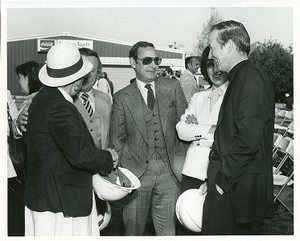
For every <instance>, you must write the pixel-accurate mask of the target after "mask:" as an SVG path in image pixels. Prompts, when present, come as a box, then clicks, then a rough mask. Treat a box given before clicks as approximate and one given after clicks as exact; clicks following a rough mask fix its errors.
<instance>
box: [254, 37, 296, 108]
mask: <svg viewBox="0 0 300 241" xmlns="http://www.w3.org/2000/svg"><path fill="white" fill-rule="evenodd" d="M249 59H250V60H251V61H252V63H254V64H255V65H256V66H259V67H260V68H262V69H263V70H264V71H265V72H267V73H268V75H269V76H270V78H271V81H272V83H273V87H274V94H275V101H276V102H287V101H288V100H287V98H286V94H288V96H289V98H293V47H292V46H290V47H289V48H287V49H285V48H283V46H282V45H281V44H280V43H277V42H276V41H274V40H268V41H265V42H264V43H262V44H258V45H256V46H255V47H254V49H252V50H251V52H250V55H249ZM289 101H290V99H289Z"/></svg>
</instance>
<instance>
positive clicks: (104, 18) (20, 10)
mask: <svg viewBox="0 0 300 241" xmlns="http://www.w3.org/2000/svg"><path fill="white" fill-rule="evenodd" d="M33 2H35V1H33ZM69 2H70V1H69ZM74 2H75V1H74ZM90 2H91V1H90ZM175 2H176V1H175ZM173 5H175V6H176V4H173ZM173 5H170V6H173ZM13 6H14V7H13V8H8V9H7V38H8V39H12V38H22V37H29V36H33V35H40V34H52V33H61V32H70V33H71V34H72V33H73V34H81V35H88V36H93V37H96V38H108V39H113V40H119V41H125V42H129V43H135V42H137V41H139V40H147V41H151V42H153V43H154V44H155V45H156V46H159V47H167V46H168V44H172V43H173V42H174V41H176V42H177V43H181V44H183V45H184V49H185V50H187V51H188V52H191V51H193V49H194V46H195V45H196V43H197V36H198V35H199V34H200V33H201V31H202V29H203V23H204V22H206V21H207V20H208V19H209V16H210V13H211V8H210V7H201V5H199V4H188V5H184V6H180V7H165V6H160V5H154V6H155V7H151V6H150V7H139V8H137V7H100V6H102V5H101V4H100V5H99V4H98V5H96V7H93V8H83V7H79V8H78V6H77V5H75V4H73V5H72V4H71V5H70V4H69V5H52V6H53V7H57V6H58V7H59V8H51V7H47V5H39V4H35V7H36V8H24V5H22V4H19V5H18V4H16V5H13ZM26 6H27V7H28V6H29V5H26ZM45 6H46V8H39V7H45ZM48 6H51V5H48ZM60 6H66V7H67V8H64V7H60ZM72 6H73V7H77V8H70V7H72ZM84 6H89V4H86V5H84ZM103 6H104V5H103ZM116 6H118V5H116ZM129 6H130V5H129ZM157 6H159V7H157ZM223 6H224V5H223ZM237 6H238V7H216V8H215V10H216V11H218V12H219V13H220V14H221V16H222V17H223V18H224V19H225V20H229V19H233V20H236V21H240V22H242V23H243V24H244V25H245V27H246V28H247V30H248V32H249V34H250V37H251V42H255V41H260V42H263V41H264V40H268V39H270V38H271V39H276V40H277V42H280V43H282V44H283V46H284V47H288V46H289V45H291V44H292V43H293V7H291V6H290V7H289V6H283V7H282V6H281V7H277V6H276V5H269V6H265V7H259V5H258V7H253V6H252V7H239V5H237ZM254 6H255V5H254ZM274 6H275V7H274Z"/></svg>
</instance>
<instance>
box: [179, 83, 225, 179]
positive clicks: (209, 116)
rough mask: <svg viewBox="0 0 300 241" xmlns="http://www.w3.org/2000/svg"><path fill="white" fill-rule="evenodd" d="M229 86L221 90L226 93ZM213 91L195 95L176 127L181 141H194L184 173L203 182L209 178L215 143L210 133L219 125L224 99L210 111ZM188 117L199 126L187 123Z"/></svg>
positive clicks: (209, 90) (187, 157) (189, 150)
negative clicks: (195, 120)
mask: <svg viewBox="0 0 300 241" xmlns="http://www.w3.org/2000/svg"><path fill="white" fill-rule="evenodd" d="M227 86H228V81H227V82H226V83H225V84H223V85H222V86H221V87H219V88H220V89H221V90H223V93H225V92H226V89H227ZM212 91H213V88H209V89H207V90H204V91H201V92H199V93H196V94H194V95H193V96H192V98H191V99H190V101H189V106H188V108H187V109H186V110H185V113H184V114H183V115H182V116H181V120H180V121H179V122H178V123H177V125H176V129H177V132H178V135H179V138H180V139H182V140H185V141H193V143H192V144H191V145H190V147H189V149H188V152H187V156H186V159H185V162H184V166H183V170H182V173H183V174H185V175H186V176H190V177H195V178H198V179H201V180H205V179H206V178H207V165H208V154H209V151H210V147H211V145H212V143H213V134H208V132H209V130H210V128H211V126H212V125H216V124H217V121H218V116H219V110H220V107H221V104H222V101H223V97H224V95H221V96H220V97H219V98H218V100H217V101H216V103H215V105H214V106H213V108H212V110H210V105H211V101H210V100H211V99H210V95H211V94H212ZM187 115H194V116H195V117H196V119H197V122H198V124H187V123H185V121H186V117H187ZM199 137H200V138H201V139H200V140H199Z"/></svg>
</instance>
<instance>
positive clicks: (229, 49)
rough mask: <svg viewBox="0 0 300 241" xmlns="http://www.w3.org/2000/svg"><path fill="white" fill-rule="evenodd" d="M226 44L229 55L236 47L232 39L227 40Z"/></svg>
mask: <svg viewBox="0 0 300 241" xmlns="http://www.w3.org/2000/svg"><path fill="white" fill-rule="evenodd" d="M226 44H227V45H228V46H227V48H228V52H229V53H230V52H231V51H232V50H234V49H235V48H236V46H235V44H234V42H233V41H232V39H229V40H228V42H227V43H226Z"/></svg>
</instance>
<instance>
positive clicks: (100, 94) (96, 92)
mask: <svg viewBox="0 0 300 241" xmlns="http://www.w3.org/2000/svg"><path fill="white" fill-rule="evenodd" d="M92 91H93V94H94V96H95V97H96V98H97V99H100V100H103V99H104V100H110V96H109V95H108V94H106V93H104V92H103V91H100V90H97V89H94V88H93V90H92Z"/></svg>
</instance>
